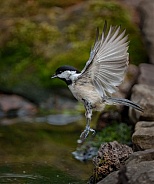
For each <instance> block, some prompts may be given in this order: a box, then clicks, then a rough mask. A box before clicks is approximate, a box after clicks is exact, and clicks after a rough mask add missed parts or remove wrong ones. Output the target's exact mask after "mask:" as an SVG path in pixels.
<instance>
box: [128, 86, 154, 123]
mask: <svg viewBox="0 0 154 184" xmlns="http://www.w3.org/2000/svg"><path fill="white" fill-rule="evenodd" d="M131 100H132V101H133V102H136V103H137V104H139V105H140V106H141V107H142V108H143V109H144V112H143V113H141V112H139V111H137V110H135V109H132V108H129V117H130V119H131V120H132V121H133V122H134V123H136V122H138V121H140V120H146V121H153V120H154V111H153V109H154V87H153V86H148V85H145V84H144V85H143V84H137V85H135V86H134V87H133V89H132V95H131Z"/></svg>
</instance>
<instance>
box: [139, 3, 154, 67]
mask: <svg viewBox="0 0 154 184" xmlns="http://www.w3.org/2000/svg"><path fill="white" fill-rule="evenodd" d="M138 10H139V13H140V19H141V23H140V26H141V30H142V33H143V37H144V40H145V44H146V47H147V51H148V54H149V60H150V63H153V64H154V23H153V17H154V1H153V0H146V1H145V0H142V1H141V3H140V5H139V7H138Z"/></svg>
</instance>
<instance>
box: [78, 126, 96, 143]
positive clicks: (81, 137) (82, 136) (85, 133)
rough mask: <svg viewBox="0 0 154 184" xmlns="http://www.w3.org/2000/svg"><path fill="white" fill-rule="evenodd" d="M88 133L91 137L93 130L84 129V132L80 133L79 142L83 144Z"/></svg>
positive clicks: (93, 133)
mask: <svg viewBox="0 0 154 184" xmlns="http://www.w3.org/2000/svg"><path fill="white" fill-rule="evenodd" d="M89 132H92V135H95V133H96V132H95V130H94V129H92V128H90V127H86V128H85V130H84V131H83V132H82V133H81V135H80V140H81V141H82V142H83V141H84V140H85V139H86V138H87V136H88V135H89Z"/></svg>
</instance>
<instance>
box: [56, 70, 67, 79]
mask: <svg viewBox="0 0 154 184" xmlns="http://www.w3.org/2000/svg"><path fill="white" fill-rule="evenodd" d="M57 76H58V77H59V78H64V79H68V78H69V76H70V71H65V72H62V73H61V74H58V75H57Z"/></svg>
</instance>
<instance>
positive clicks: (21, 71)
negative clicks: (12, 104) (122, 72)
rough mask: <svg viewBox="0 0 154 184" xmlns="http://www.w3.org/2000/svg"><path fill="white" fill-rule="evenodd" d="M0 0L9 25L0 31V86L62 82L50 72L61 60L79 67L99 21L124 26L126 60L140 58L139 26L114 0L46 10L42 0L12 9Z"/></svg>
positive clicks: (142, 57) (142, 56)
mask: <svg viewBox="0 0 154 184" xmlns="http://www.w3.org/2000/svg"><path fill="white" fill-rule="evenodd" d="M6 1H7V2H8V4H9V6H6V4H7V3H6V4H4V3H3V4H2V8H3V12H7V14H8V15H10V17H12V18H8V21H10V22H11V25H12V26H11V27H8V28H7V29H8V30H7V32H6V33H7V34H5V32H2V37H3V38H5V39H3V40H5V41H3V44H1V53H0V54H1V55H0V57H1V58H0V65H1V67H0V88H1V89H7V90H10V91H14V89H16V90H15V91H18V90H17V89H19V88H22V86H21V84H22V82H21V80H22V81H24V83H26V84H27V86H28V85H31V84H33V86H35V87H36V88H37V86H39V87H40V88H46V89H50V88H53V87H57V86H64V84H63V83H62V82H61V81H59V80H50V76H51V75H52V74H53V73H54V72H55V69H56V68H57V67H59V66H60V65H63V64H67V65H73V66H75V67H77V68H78V69H79V70H81V69H82V68H83V67H84V65H85V63H86V61H87V60H88V58H89V52H90V48H91V45H92V44H93V42H94V40H95V30H96V27H100V29H102V28H103V25H104V21H105V20H107V22H108V24H109V25H110V24H112V25H121V27H122V29H126V33H127V34H129V39H130V49H129V52H130V61H131V63H134V64H137V65H138V64H139V63H141V62H145V60H146V53H145V50H144V47H143V44H142V40H141V35H140V32H139V29H138V27H137V26H136V25H135V24H134V23H132V21H131V16H132V15H131V13H130V12H131V11H129V9H128V8H127V7H124V6H122V5H121V4H120V3H118V2H117V1H114V0H110V1H105V0H89V1H86V2H85V6H82V5H81V6H82V7H81V9H80V8H79V10H78V11H79V13H78V11H72V12H71V13H70V12H68V11H67V10H65V9H56V8H54V7H53V9H48V7H46V6H43V7H42V6H41V3H43V1H38V3H32V4H27V3H26V2H25V1H23V2H18V3H19V6H18V7H15V6H14V5H13V4H12V2H10V1H9V0H6ZM71 2H75V3H76V1H70V3H71ZM44 3H47V4H48V3H49V1H45V2H44ZM24 5H25V6H24ZM22 6H24V8H25V9H26V10H24V12H25V11H26V13H25V14H23V13H21V12H22V11H21V10H22ZM18 8H19V9H20V10H19V9H18ZM17 9H18V11H17ZM1 11H2V10H1ZM15 17H16V18H15ZM8 32H9V34H8ZM8 35H9V36H8ZM31 86H32V85H31ZM33 90H35V89H33ZM22 91H24V89H23V90H21V93H22Z"/></svg>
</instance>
